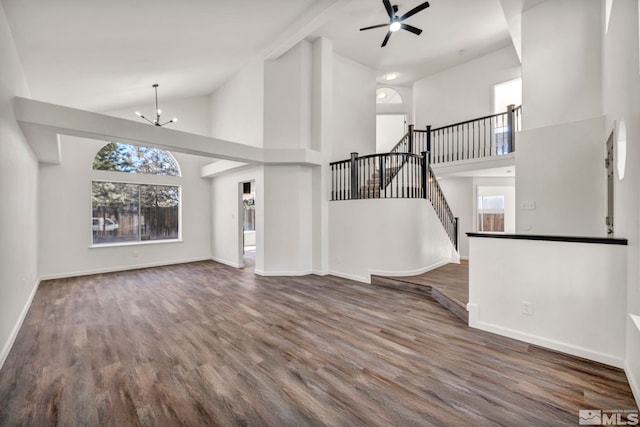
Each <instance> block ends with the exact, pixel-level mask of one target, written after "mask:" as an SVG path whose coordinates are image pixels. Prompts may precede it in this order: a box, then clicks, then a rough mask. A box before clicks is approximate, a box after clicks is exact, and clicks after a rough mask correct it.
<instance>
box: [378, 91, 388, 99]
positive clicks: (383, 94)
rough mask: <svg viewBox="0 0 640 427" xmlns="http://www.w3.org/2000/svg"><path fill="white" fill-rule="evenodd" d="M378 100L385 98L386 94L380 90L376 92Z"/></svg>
mask: <svg viewBox="0 0 640 427" xmlns="http://www.w3.org/2000/svg"><path fill="white" fill-rule="evenodd" d="M377 96H378V99H383V98H386V97H387V92H385V91H383V90H381V91H380V92H378V95H377Z"/></svg>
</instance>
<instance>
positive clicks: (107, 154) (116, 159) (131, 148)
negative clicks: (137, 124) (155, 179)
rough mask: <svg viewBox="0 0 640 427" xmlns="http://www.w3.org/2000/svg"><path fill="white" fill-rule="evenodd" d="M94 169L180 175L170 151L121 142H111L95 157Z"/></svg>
mask: <svg viewBox="0 0 640 427" xmlns="http://www.w3.org/2000/svg"><path fill="white" fill-rule="evenodd" d="M93 169H94V170H105V171H116V172H128V173H146V174H151V175H172V176H180V170H179V169H178V165H177V163H176V161H175V160H174V159H173V157H171V154H169V152H168V151H164V150H160V149H157V148H150V147H143V146H137V145H131V144H122V143H120V142H110V143H109V144H107V145H105V146H104V147H102V148H101V149H100V151H98V154H96V157H95V158H94V159H93Z"/></svg>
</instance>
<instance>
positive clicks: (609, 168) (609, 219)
mask: <svg viewBox="0 0 640 427" xmlns="http://www.w3.org/2000/svg"><path fill="white" fill-rule="evenodd" d="M605 149H606V150H607V157H606V159H605V162H604V165H605V169H606V173H607V216H606V219H605V225H606V227H607V236H609V237H613V233H614V229H613V203H614V202H613V200H614V199H613V189H614V172H613V171H614V169H613V168H614V166H613V165H614V154H613V131H611V134H610V135H609V138H607V142H606V145H605Z"/></svg>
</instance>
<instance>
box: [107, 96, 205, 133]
mask: <svg viewBox="0 0 640 427" xmlns="http://www.w3.org/2000/svg"><path fill="white" fill-rule="evenodd" d="M158 92H159V94H158V104H159V106H160V109H161V110H162V114H161V116H160V120H161V122H162V123H164V122H166V121H168V120H171V119H172V118H174V117H177V118H178V121H177V122H175V123H171V124H168V125H166V127H167V129H174V130H179V131H183V132H189V133H195V134H198V135H206V136H209V133H210V120H211V98H210V96H209V95H204V96H195V97H191V98H183V99H164V98H163V97H162V86H160V87H159V88H158ZM136 111H139V112H141V113H142V114H144V116H145V117H147V118H148V119H150V120H154V119H155V118H156V116H155V97H154V95H153V89H152V88H151V87H149V102H147V103H145V104H142V105H135V106H131V107H127V108H122V109H120V110H116V111H110V112H107V113H105V114H107V115H109V116H114V117H120V118H122V119H127V120H133V121H136V122H138V121H139V122H142V123H146V122H145V121H144V120H143V119H141V118H140V117H138V116H136V114H135V112H136Z"/></svg>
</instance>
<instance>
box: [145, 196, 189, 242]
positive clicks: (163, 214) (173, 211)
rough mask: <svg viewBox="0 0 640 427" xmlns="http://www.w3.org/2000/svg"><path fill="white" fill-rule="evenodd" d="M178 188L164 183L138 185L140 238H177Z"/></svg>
mask: <svg viewBox="0 0 640 427" xmlns="http://www.w3.org/2000/svg"><path fill="white" fill-rule="evenodd" d="M179 208H180V188H179V187H174V186H164V185H141V186H140V239H141V240H163V239H177V238H178V237H179V233H178V223H179V218H178V215H179V213H180V209H179Z"/></svg>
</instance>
